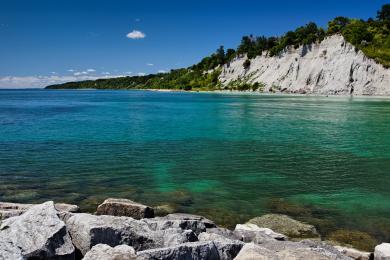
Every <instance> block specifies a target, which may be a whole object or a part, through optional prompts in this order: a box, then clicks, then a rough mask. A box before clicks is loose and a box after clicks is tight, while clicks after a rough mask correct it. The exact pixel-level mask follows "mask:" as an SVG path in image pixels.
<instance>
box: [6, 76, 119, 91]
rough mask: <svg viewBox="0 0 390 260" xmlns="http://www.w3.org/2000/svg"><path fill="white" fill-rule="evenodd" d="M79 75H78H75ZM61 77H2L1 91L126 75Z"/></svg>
mask: <svg viewBox="0 0 390 260" xmlns="http://www.w3.org/2000/svg"><path fill="white" fill-rule="evenodd" d="M75 74H77V75H75ZM75 74H74V75H67V76H60V75H50V76H5V77H0V89H17V88H44V87H46V86H48V85H53V84H61V83H65V82H71V81H82V80H95V79H98V78H116V77H123V76H125V75H104V76H92V75H86V74H78V73H75Z"/></svg>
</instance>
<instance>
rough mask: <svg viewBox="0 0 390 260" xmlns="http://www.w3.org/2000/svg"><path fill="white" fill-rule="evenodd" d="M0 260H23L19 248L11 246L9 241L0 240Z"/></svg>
mask: <svg viewBox="0 0 390 260" xmlns="http://www.w3.org/2000/svg"><path fill="white" fill-rule="evenodd" d="M0 259H1V260H7V259H12V260H22V259H25V258H24V257H23V254H22V251H21V250H20V248H18V247H17V246H15V245H14V244H12V242H9V241H1V238H0Z"/></svg>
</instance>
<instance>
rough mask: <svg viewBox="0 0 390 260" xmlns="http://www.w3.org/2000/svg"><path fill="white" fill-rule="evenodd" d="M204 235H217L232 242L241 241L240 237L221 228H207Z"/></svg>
mask: <svg viewBox="0 0 390 260" xmlns="http://www.w3.org/2000/svg"><path fill="white" fill-rule="evenodd" d="M206 233H210V234H217V235H220V236H223V237H226V238H229V239H232V240H242V239H241V236H237V235H236V234H235V233H234V232H233V231H231V230H230V229H227V228H221V227H215V228H207V229H206Z"/></svg>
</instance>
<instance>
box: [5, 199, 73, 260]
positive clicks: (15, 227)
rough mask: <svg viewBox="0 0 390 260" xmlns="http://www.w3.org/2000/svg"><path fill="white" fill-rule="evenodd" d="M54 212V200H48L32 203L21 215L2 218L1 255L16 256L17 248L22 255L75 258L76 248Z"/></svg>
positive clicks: (28, 256) (29, 256)
mask: <svg viewBox="0 0 390 260" xmlns="http://www.w3.org/2000/svg"><path fill="white" fill-rule="evenodd" d="M57 213H58V212H57V210H56V209H55V207H54V203H53V202H52V201H49V202H45V203H43V204H39V205H35V206H32V207H31V208H30V209H28V210H27V211H26V212H25V213H24V214H23V215H21V216H17V217H12V218H9V219H6V220H4V221H2V222H1V225H0V244H1V248H2V249H1V251H0V254H1V256H2V257H3V258H5V259H7V257H4V255H5V256H7V255H10V254H11V255H15V256H16V255H17V254H19V252H20V254H21V256H22V257H23V258H34V259H74V254H75V248H74V246H73V245H72V241H71V239H70V236H69V234H68V232H67V228H66V226H65V223H64V222H63V221H61V220H60V219H59V217H58V216H57ZM7 245H8V246H7ZM9 245H12V246H13V247H9ZM4 247H5V249H4ZM14 247H16V248H14ZM11 259H12V258H11Z"/></svg>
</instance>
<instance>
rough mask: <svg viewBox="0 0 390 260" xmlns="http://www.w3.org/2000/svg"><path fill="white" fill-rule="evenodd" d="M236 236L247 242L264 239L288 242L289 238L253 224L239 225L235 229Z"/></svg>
mask: <svg viewBox="0 0 390 260" xmlns="http://www.w3.org/2000/svg"><path fill="white" fill-rule="evenodd" d="M234 234H235V235H236V236H238V237H240V239H241V240H243V241H245V242H252V241H255V240H257V241H260V240H263V239H276V240H288V237H287V236H285V235H283V234H280V233H276V232H274V231H273V230H271V229H269V228H261V227H259V226H257V225H255V224H251V223H246V224H237V225H236V228H235V229H234Z"/></svg>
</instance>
